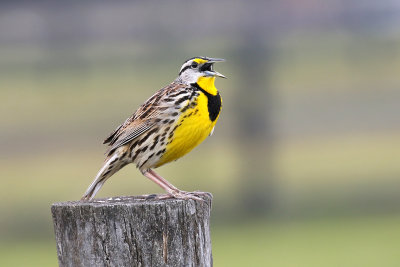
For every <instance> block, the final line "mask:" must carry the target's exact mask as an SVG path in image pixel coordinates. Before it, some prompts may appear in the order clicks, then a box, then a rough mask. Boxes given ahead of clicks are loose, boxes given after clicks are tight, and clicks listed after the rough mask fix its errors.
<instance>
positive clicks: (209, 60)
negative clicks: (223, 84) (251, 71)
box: [204, 58, 226, 79]
mask: <svg viewBox="0 0 400 267" xmlns="http://www.w3.org/2000/svg"><path fill="white" fill-rule="evenodd" d="M224 61H225V59H223V58H208V62H207V63H216V62H224ZM204 73H206V74H207V75H209V76H218V77H221V78H225V79H226V77H225V75H223V74H221V73H219V72H218V71H215V70H211V71H210V70H207V71H205V72H204Z"/></svg>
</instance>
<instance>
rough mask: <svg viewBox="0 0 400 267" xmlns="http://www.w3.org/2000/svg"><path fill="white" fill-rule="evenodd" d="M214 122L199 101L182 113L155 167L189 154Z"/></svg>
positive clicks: (211, 127)
mask: <svg viewBox="0 0 400 267" xmlns="http://www.w3.org/2000/svg"><path fill="white" fill-rule="evenodd" d="M216 122H217V120H215V121H211V120H210V118H209V114H208V110H207V105H206V104H205V103H204V104H203V103H202V101H201V99H199V105H197V106H196V107H195V108H193V109H189V110H187V111H186V112H184V113H183V114H182V115H181V116H180V118H179V119H178V120H177V122H176V125H175V126H178V127H177V128H176V130H175V132H174V134H173V136H172V138H171V139H170V140H169V141H168V143H167V146H166V150H165V153H164V154H163V156H162V157H161V158H160V161H159V162H158V163H157V164H156V167H159V166H161V165H163V164H165V163H168V162H171V161H173V160H176V159H178V158H180V157H182V156H184V155H185V154H187V153H188V152H190V151H191V150H192V149H193V148H194V147H196V146H197V145H198V144H200V143H201V142H202V141H204V139H206V138H207V136H209V135H210V133H211V131H212V130H213V128H214V126H215V123H216ZM175 126H174V127H175Z"/></svg>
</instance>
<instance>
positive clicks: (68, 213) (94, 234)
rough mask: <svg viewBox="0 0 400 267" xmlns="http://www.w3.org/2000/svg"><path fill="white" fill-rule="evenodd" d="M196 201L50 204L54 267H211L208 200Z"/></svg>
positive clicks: (207, 197) (135, 199) (208, 197)
mask: <svg viewBox="0 0 400 267" xmlns="http://www.w3.org/2000/svg"><path fill="white" fill-rule="evenodd" d="M201 197H202V198H203V199H204V201H200V200H181V199H165V200H156V199H148V198H144V197H116V198H109V199H99V200H95V201H93V202H82V201H75V202H62V203H55V204H53V205H52V207H51V211H52V215H53V222H54V230H55V235H56V242H57V253H58V262H59V266H212V265H213V260H212V254H211V239H210V229H209V226H210V210H211V200H212V196H211V194H210V195H202V196H201Z"/></svg>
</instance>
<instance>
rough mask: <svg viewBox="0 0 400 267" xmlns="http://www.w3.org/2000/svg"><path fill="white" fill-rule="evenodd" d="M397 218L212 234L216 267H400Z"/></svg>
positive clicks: (254, 226)
mask: <svg viewBox="0 0 400 267" xmlns="http://www.w3.org/2000/svg"><path fill="white" fill-rule="evenodd" d="M399 223H400V217H399V216H387V217H377V218H373V217H359V218H352V219H350V218H340V219H339V218H336V219H334V218H331V219H323V220H315V221H313V220H310V221H302V222H284V223H282V222H257V223H249V224H238V225H228V226H226V227H220V228H217V227H215V228H214V229H213V232H212V233H213V252H214V253H213V256H214V262H215V265H216V266H280V267H302V266H304V267H313V266H315V267H319V266H324V267H330V266H332V267H337V266H341V267H346V266H348V267H353V266H364V267H378V266H385V267H390V266H393V267H394V266H399V264H400V254H399V253H398V251H399V250H400V243H399V242H398V240H399V238H400V228H399V227H398V226H399Z"/></svg>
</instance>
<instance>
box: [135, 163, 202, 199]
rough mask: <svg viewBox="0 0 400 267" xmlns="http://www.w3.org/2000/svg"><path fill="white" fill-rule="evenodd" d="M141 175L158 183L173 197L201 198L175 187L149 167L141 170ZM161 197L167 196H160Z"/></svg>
mask: <svg viewBox="0 0 400 267" xmlns="http://www.w3.org/2000/svg"><path fill="white" fill-rule="evenodd" d="M143 175H144V176H146V177H147V178H149V179H150V180H152V181H153V182H155V183H156V184H158V185H159V186H160V187H161V188H163V189H164V190H165V191H167V193H168V194H169V195H170V196H171V197H173V198H179V199H194V200H203V199H202V198H199V197H197V196H195V195H194V194H191V193H189V192H186V191H183V190H180V189H178V188H176V187H175V186H173V185H172V184H171V183H170V182H168V181H167V180H165V179H164V178H162V177H161V176H160V175H158V174H157V173H156V172H155V171H153V170H151V169H149V170H147V171H145V172H143ZM162 198H168V197H162Z"/></svg>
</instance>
